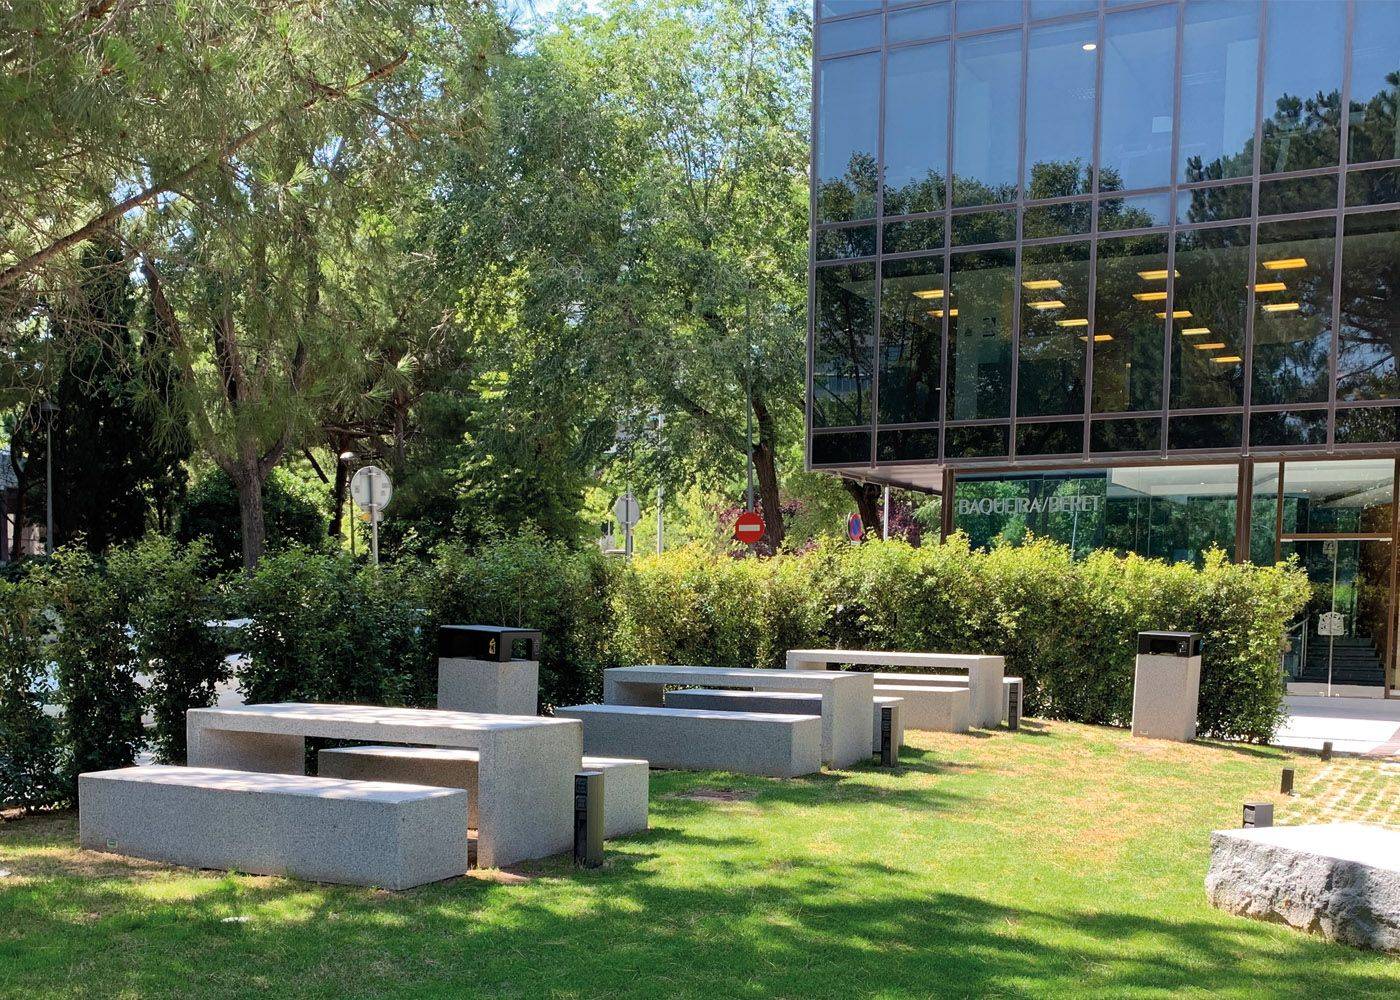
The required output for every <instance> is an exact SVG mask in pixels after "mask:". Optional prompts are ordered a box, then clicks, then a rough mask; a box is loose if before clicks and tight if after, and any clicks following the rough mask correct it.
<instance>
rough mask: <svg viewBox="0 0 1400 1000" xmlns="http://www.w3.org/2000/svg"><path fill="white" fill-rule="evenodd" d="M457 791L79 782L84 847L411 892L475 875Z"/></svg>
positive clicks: (138, 777) (145, 772)
mask: <svg viewBox="0 0 1400 1000" xmlns="http://www.w3.org/2000/svg"><path fill="white" fill-rule="evenodd" d="M467 799H468V794H467V793H466V792H464V791H461V790H458V789H448V788H429V787H426V786H423V785H403V784H388V783H384V782H363V781H340V780H337V779H333V778H309V777H306V776H305V775H290V774H267V773H249V772H244V771H230V770H224V769H220V768H208V767H170V766H166V765H155V766H149V767H127V768H122V769H120V770H115V771H94V772H90V773H88V774H83V775H79V776H78V840H79V842H80V843H81V844H82V846H83V847H85V848H88V849H89V850H94V851H109V852H112V853H116V854H125V855H129V856H131V857H137V858H147V859H149V860H152V861H165V862H169V863H171V864H177V865H187V866H189V867H192V868H217V869H232V870H236V871H241V872H250V873H252V874H256V875H287V876H290V877H292V878H299V879H306V880H309V881H313V882H339V883H344V884H348V885H375V886H382V887H383V888H386V889H408V888H411V887H413V886H415V885H422V884H423V883H425V882H436V881H438V880H439V879H445V878H451V877H453V876H455V875H461V874H462V873H463V872H465V871H466V870H467Z"/></svg>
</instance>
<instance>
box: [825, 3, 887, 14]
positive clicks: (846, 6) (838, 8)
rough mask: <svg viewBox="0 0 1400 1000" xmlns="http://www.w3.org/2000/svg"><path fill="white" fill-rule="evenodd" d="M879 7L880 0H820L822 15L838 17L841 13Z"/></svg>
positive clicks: (858, 11)
mask: <svg viewBox="0 0 1400 1000" xmlns="http://www.w3.org/2000/svg"><path fill="white" fill-rule="evenodd" d="M879 9H880V0H821V16H822V17H840V16H841V15H842V14H858V13H860V12H861V11H864V10H879Z"/></svg>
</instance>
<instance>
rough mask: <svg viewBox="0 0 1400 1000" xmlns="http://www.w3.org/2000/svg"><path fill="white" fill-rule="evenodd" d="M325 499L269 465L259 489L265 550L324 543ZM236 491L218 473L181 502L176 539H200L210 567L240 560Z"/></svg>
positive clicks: (233, 565)
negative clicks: (206, 550)
mask: <svg viewBox="0 0 1400 1000" xmlns="http://www.w3.org/2000/svg"><path fill="white" fill-rule="evenodd" d="M328 513H329V501H328V499H327V497H325V496H322V495H318V494H317V493H316V492H315V491H314V490H313V489H312V488H311V487H308V486H305V485H303V484H302V483H300V482H298V481H297V480H296V479H295V478H294V477H292V475H291V474H290V473H288V472H286V471H285V470H283V469H274V470H273V472H272V475H271V476H270V477H268V480H267V484H266V486H264V487H263V518H264V520H265V523H266V526H267V548H268V551H270V552H276V551H278V550H279V549H286V548H288V547H290V546H294V545H304V546H307V547H309V548H318V547H322V546H324V545H325V544H326V523H327V517H328ZM240 524H241V522H240V520H239V513H238V490H237V489H235V488H234V485H233V482H232V481H231V480H230V479H229V478H228V476H226V475H224V473H222V472H219V471H214V472H211V473H209V474H208V475H206V476H204V477H202V478H201V479H200V480H199V481H198V482H196V483H195V484H194V486H192V487H191V488H190V491H189V493H188V494H187V495H186V496H185V499H184V502H183V503H182V504H181V505H180V514H179V518H178V520H177V522H176V528H175V537H176V539H177V540H178V541H180V542H182V543H185V544H189V543H191V542H193V541H196V540H199V539H203V540H204V542H205V543H206V544H207V546H208V550H209V553H210V559H211V565H212V566H213V567H214V568H215V569H218V570H220V571H227V570H231V569H235V568H237V567H239V566H241V565H242V564H243V550H242V529H241V527H240Z"/></svg>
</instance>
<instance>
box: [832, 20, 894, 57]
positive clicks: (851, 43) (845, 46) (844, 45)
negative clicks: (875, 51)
mask: <svg viewBox="0 0 1400 1000" xmlns="http://www.w3.org/2000/svg"><path fill="white" fill-rule="evenodd" d="M883 31H884V28H883V26H882V25H881V23H880V15H879V14H872V15H871V16H870V17H853V18H850V19H849V20H845V21H826V22H823V23H822V24H819V25H817V52H818V53H820V54H821V55H823V56H830V55H835V54H836V53H838V52H854V51H856V50H857V49H869V48H873V47H875V46H877V45H879V44H880V40H881V38H882V36H883Z"/></svg>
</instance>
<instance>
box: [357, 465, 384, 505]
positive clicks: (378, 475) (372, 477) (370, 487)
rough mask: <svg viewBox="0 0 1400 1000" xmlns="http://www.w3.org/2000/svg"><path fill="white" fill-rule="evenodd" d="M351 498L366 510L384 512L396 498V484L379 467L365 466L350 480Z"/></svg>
mask: <svg viewBox="0 0 1400 1000" xmlns="http://www.w3.org/2000/svg"><path fill="white" fill-rule="evenodd" d="M350 496H352V497H353V498H354V499H355V503H356V504H357V505H358V506H360V507H363V508H364V509H365V510H370V509H378V510H383V509H384V508H385V507H387V506H389V501H390V500H392V499H393V498H394V484H393V482H392V481H391V480H390V479H389V474H388V473H387V472H385V471H384V470H383V469H381V468H379V466H377V465H365V466H362V467H360V468H359V469H357V470H356V471H355V475H354V476H353V477H351V479H350Z"/></svg>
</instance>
